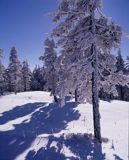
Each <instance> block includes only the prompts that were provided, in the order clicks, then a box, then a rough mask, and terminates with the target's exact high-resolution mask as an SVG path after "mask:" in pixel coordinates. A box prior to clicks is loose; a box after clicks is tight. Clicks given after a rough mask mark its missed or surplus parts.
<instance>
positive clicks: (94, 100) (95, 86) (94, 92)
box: [91, 10, 101, 143]
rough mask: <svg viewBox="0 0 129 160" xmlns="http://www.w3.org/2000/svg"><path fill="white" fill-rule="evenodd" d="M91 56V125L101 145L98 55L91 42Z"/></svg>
mask: <svg viewBox="0 0 129 160" xmlns="http://www.w3.org/2000/svg"><path fill="white" fill-rule="evenodd" d="M91 26H92V27H91V32H92V34H93V37H94V36H95V34H96V33H95V15H94V11H93V10H91ZM91 54H92V55H93V61H92V67H93V69H94V71H93V73H92V104H93V124H94V136H95V139H96V140H97V141H98V142H100V143H101V127H100V113H99V98H98V53H97V48H96V44H95V43H94V42H93V43H92V46H91Z"/></svg>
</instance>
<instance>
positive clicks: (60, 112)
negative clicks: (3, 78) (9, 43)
mask: <svg viewBox="0 0 129 160" xmlns="http://www.w3.org/2000/svg"><path fill="white" fill-rule="evenodd" d="M52 101H53V98H52V97H50V95H49V93H47V92H26V93H18V94H17V95H14V94H11V95H6V96H3V97H1V98H0V160H14V159H16V160H103V159H106V160H121V159H123V160H128V116H129V112H128V111H129V103H128V102H122V101H112V102H104V101H101V102H100V112H101V130H102V137H103V142H102V145H100V144H98V143H97V142H96V141H95V140H94V139H93V122H92V106H91V105H90V104H77V103H75V102H72V101H67V103H66V106H65V107H63V108H60V107H59V106H58V105H57V104H54V103H52Z"/></svg>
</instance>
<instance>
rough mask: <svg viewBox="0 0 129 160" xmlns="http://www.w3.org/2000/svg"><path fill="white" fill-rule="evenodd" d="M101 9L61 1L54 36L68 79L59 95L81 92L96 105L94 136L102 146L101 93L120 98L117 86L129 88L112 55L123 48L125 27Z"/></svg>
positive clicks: (92, 3)
mask: <svg viewBox="0 0 129 160" xmlns="http://www.w3.org/2000/svg"><path fill="white" fill-rule="evenodd" d="M100 6H101V0H61V1H60V4H59V7H58V10H57V11H56V12H55V14H54V18H53V20H54V21H55V22H59V23H58V25H57V27H56V28H55V29H54V31H53V35H54V36H56V37H58V45H61V47H62V48H63V53H62V59H61V61H60V62H61V66H60V68H61V71H60V74H61V76H60V77H61V79H63V78H64V85H58V86H60V87H61V88H60V89H59V88H58V87H57V88H58V91H59V93H58V94H59V95H60V96H61V97H63V96H65V95H66V94H67V93H68V92H69V91H70V90H74V91H75V89H76V88H77V89H78V93H79V94H80V95H79V96H80V97H81V100H83V101H85V100H86V101H90V100H91V101H92V104H93V121H94V135H95V138H96V139H97V140H98V141H99V142H101V130H100V113H99V100H98V92H99V90H100V88H102V87H103V89H104V91H106V92H109V93H110V92H113V93H114V94H117V91H116V87H115V85H116V84H119V83H123V85H125V84H127V81H126V77H124V76H122V73H117V74H115V72H116V67H115V63H116V59H115V58H114V57H113V56H112V55H110V53H111V50H112V48H118V47H119V45H120V41H121V35H122V31H121V27H120V26H118V25H116V24H114V23H113V22H110V21H109V20H108V18H106V17H105V16H104V15H103V14H102V13H101V11H100ZM66 64H67V65H66ZM68 71H69V72H68ZM104 71H107V76H106V77H105V76H104V75H103V72H104ZM62 77H63V78H62ZM59 83H60V82H59ZM61 84H63V83H61ZM71 84H72V85H71ZM64 86H65V87H64ZM73 86H74V87H73ZM62 88H63V92H62ZM62 95H63V96H62Z"/></svg>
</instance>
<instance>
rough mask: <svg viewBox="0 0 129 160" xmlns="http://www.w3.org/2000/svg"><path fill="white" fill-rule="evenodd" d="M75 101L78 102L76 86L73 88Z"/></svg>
mask: <svg viewBox="0 0 129 160" xmlns="http://www.w3.org/2000/svg"><path fill="white" fill-rule="evenodd" d="M75 102H78V93H77V88H76V89H75Z"/></svg>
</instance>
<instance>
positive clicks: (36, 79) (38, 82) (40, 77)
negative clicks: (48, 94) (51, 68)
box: [31, 65, 45, 91]
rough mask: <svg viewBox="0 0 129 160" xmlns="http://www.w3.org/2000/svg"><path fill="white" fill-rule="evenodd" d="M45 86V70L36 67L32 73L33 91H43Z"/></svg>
mask: <svg viewBox="0 0 129 160" xmlns="http://www.w3.org/2000/svg"><path fill="white" fill-rule="evenodd" d="M44 85H45V81H44V72H43V68H40V67H39V66H37V65H36V66H35V68H34V70H33V72H32V78H31V90H33V91H43V90H44Z"/></svg>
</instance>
